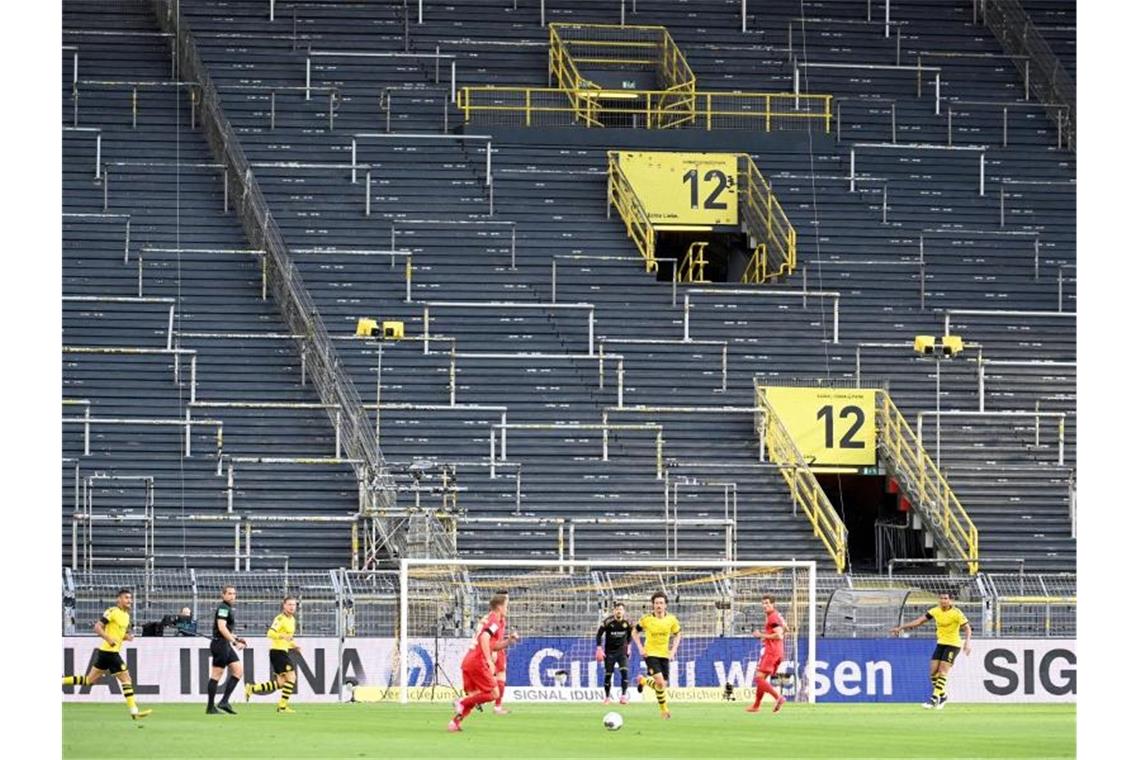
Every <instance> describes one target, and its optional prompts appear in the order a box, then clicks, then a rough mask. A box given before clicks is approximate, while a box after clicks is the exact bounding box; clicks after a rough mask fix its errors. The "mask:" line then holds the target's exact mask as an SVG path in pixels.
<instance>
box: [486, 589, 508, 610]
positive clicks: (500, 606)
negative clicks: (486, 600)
mask: <svg viewBox="0 0 1140 760" xmlns="http://www.w3.org/2000/svg"><path fill="white" fill-rule="evenodd" d="M487 606H488V607H489V608H490V610H491V612H497V613H499V614H500V615H506V614H507V595H506V594H495V595H494V596H492V597H491V603H490V604H488V605H487Z"/></svg>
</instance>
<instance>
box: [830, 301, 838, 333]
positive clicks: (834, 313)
mask: <svg viewBox="0 0 1140 760" xmlns="http://www.w3.org/2000/svg"><path fill="white" fill-rule="evenodd" d="M831 330H832V332H831V342H832V343H838V342H839V296H836V297H835V300H834V301H832V304H831Z"/></svg>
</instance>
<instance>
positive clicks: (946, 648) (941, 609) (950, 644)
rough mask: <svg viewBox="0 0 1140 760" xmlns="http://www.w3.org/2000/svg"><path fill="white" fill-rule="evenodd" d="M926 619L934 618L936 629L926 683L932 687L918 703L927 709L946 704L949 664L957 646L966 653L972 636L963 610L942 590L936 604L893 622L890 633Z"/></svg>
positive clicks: (901, 630)
mask: <svg viewBox="0 0 1140 760" xmlns="http://www.w3.org/2000/svg"><path fill="white" fill-rule="evenodd" d="M927 620H933V621H934V625H935V626H936V627H937V629H938V639H937V643H936V644H935V646H934V654H932V655H930V684H931V686H932V687H933V691H932V693H931V695H930V700H929V701H927V702H923V703H922V706H923V707H925V708H926V709H928V710H929V709H930V708H934V709H936V710H941V709H942V706H943V705H945V704H946V699H947V697H946V679H947V677H948V676H949V674H950V668H952V667H954V659H955V658H956V657H957V656H958V651H959V650H961V651H962V652H964V653H965V654H969V653H970V637H971V636H973V631H971V630H970V621H969V620H967V619H966V615H965V613H963V612H962V610H960V609H958V608H957V607H955V606H954V602H953V600H952V599H951V598H950V594H948V593H943V594H939V595H938V606H937V607H931V608H930V609H929V610H927V611H926V612H925V613H923V614H922V615H919V616H918V617H916V618H915V619H914V620H911V621H910V622H909V623H903V624H902V625H898V626H895V627H894V628H892V629H891V633H893V634H895V635H896V636H897V635H898V634H900V633H902V632H903V631H905V630H907V629H909V628H917V627H918V626H920V625H922V624H923V623H925V622H926V621H927ZM963 628H965V629H966V641H965V642H964V643H963V641H962V635H961V629H963Z"/></svg>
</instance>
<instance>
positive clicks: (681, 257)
mask: <svg viewBox="0 0 1140 760" xmlns="http://www.w3.org/2000/svg"><path fill="white" fill-rule="evenodd" d="M695 243H696V244H699V243H705V244H706V245H705V246H704V248H703V258H704V260H705V262H706V263H705V264H704V265H703V267H701V266H699V265H698V266H696V267H695V268H694V269H693V279H692V280H691V282H740V281H741V280H742V278H743V277H744V271H745V269H746V268H747V267H748V261H749V259H750V258H751V256H752V252H751V251H750V250H749V249H748V238H747V236H746V235H745V234H744V233H742V232H715V231H707V230H706V231H692V230H686V231H683V232H670V231H658V233H657V251H656V256H657V258H658V259H675V260H676V264H674V262H673V261H661V262H660V266H659V267H658V270H657V279H658V280H659V281H662V282H669V281H671V280H672V279H673V277H674V274H675V269H674V267H675V266H676V267H680V268H681V271H682V278H681V281H682V282H690V280H689V279H687V276H686V275H685V272H687V271H688V268H687V267H686V257H687V256H689V251H690V248H691V247H692V246H693V244H695ZM694 255H701V253H698V252H697V251H694Z"/></svg>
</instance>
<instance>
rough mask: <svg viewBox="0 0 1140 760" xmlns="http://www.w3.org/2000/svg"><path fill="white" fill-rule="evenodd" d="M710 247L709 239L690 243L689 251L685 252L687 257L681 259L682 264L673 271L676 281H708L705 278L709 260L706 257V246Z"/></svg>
mask: <svg viewBox="0 0 1140 760" xmlns="http://www.w3.org/2000/svg"><path fill="white" fill-rule="evenodd" d="M707 247H708V241H705V240H697V241H695V242H693V243H690V244H689V251H688V253H686V254H685V258H683V259H681V264H680V266H678V267H677V269H676V270H675V271H674V272H673V281H674V282H700V283H706V282H708V280H706V279H705V264H708V263H709V262H708V260H707V259H706V258H705V248H707Z"/></svg>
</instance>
